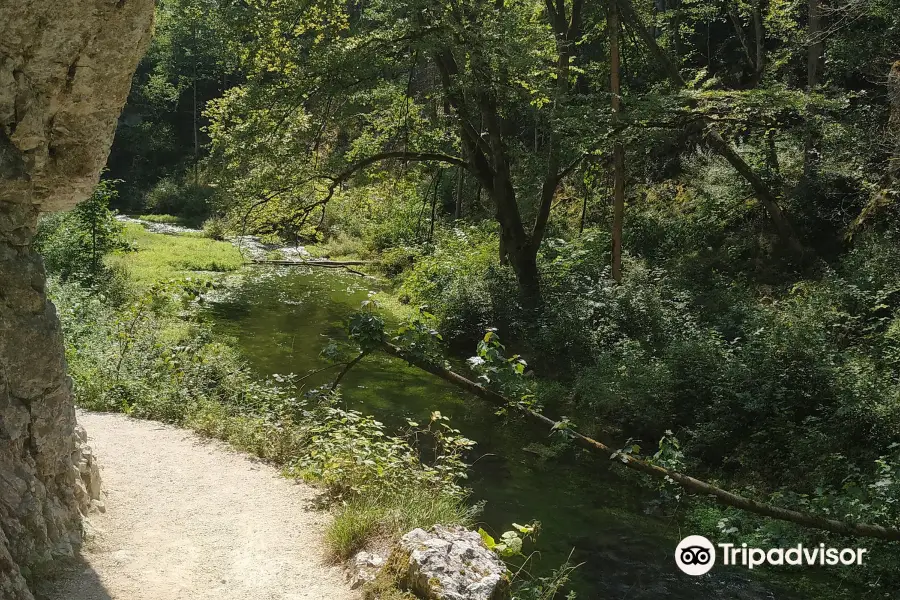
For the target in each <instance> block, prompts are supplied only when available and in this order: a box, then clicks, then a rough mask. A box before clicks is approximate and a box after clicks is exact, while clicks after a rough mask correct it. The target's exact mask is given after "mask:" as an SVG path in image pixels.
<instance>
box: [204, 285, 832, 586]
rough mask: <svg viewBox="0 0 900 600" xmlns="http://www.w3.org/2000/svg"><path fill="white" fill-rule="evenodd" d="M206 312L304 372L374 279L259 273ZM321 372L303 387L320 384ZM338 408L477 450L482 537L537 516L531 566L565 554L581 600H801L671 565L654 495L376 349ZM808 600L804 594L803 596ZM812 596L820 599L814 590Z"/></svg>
mask: <svg viewBox="0 0 900 600" xmlns="http://www.w3.org/2000/svg"><path fill="white" fill-rule="evenodd" d="M245 275H246V276H245V277H243V278H241V279H240V280H239V282H238V283H237V284H236V285H234V286H232V287H231V288H230V289H229V290H228V292H226V293H225V294H223V296H222V297H220V298H217V299H216V300H215V301H212V302H210V303H209V304H208V305H207V308H206V315H207V317H208V318H209V319H210V320H211V321H212V322H213V323H214V326H215V327H216V328H217V330H218V331H219V332H221V333H224V334H226V335H228V336H231V337H232V338H234V339H235V340H236V341H237V343H238V344H239V346H240V347H241V349H242V350H243V352H244V353H245V356H246V357H247V359H248V360H249V361H250V364H251V366H253V367H254V368H255V369H256V370H257V371H258V372H259V373H260V374H262V375H271V374H274V373H281V374H286V373H296V374H298V375H305V374H307V373H309V372H311V371H313V370H315V369H320V368H322V367H325V366H327V365H328V364H329V363H328V362H327V361H326V360H325V359H323V358H321V357H320V355H319V353H320V352H321V350H322V348H323V347H324V346H325V345H326V344H327V343H328V340H329V338H335V339H346V334H345V333H344V329H343V326H344V323H345V322H346V319H347V317H348V316H349V315H350V313H352V312H353V311H355V310H357V309H358V308H359V305H360V302H361V301H363V300H364V299H366V297H367V294H368V292H369V290H370V289H372V286H377V283H376V282H374V281H372V280H370V279H365V278H361V277H356V276H352V275H344V274H340V273H335V272H333V271H332V270H327V271H326V270H324V269H311V268H309V267H287V268H258V269H254V270H247V271H246V274H245ZM333 376H334V373H333V372H330V371H327V372H324V373H322V374H320V375H316V376H314V377H311V378H310V379H309V380H308V385H309V386H310V387H313V386H316V385H320V384H323V383H326V382H327V381H330V378H331V377H333ZM342 388H343V393H344V400H345V402H346V403H347V405H348V407H350V408H356V409H358V410H360V411H362V412H366V413H371V414H374V415H376V416H377V418H379V419H380V420H382V421H384V422H385V423H386V424H387V425H389V426H390V425H392V424H397V425H399V424H402V423H404V422H405V419H406V418H407V417H409V418H412V419H417V420H422V419H425V420H427V418H428V415H429V414H430V413H431V411H433V410H440V411H441V412H442V413H443V414H445V415H448V416H449V417H451V419H452V421H451V422H452V424H453V425H454V427H457V428H459V429H460V430H462V432H463V434H464V435H465V436H467V437H469V438H472V439H474V440H475V441H476V442H477V443H478V446H477V447H476V449H475V454H474V456H473V457H472V460H473V461H474V465H473V466H472V469H471V476H470V480H469V482H468V484H469V485H470V487H471V488H472V490H473V494H472V500H473V501H479V500H484V501H485V502H486V504H485V508H484V512H483V513H482V515H481V516H480V520H481V521H482V525H483V526H484V528H485V529H486V530H488V531H489V532H491V533H496V534H498V535H499V534H500V533H502V532H503V531H506V530H507V529H510V528H511V527H510V524H511V523H513V522H518V523H526V522H529V521H532V520H538V521H540V522H541V523H542V532H541V535H540V538H539V540H538V544H537V547H536V549H537V550H538V551H539V552H540V554H539V555H535V557H534V558H533V562H531V563H530V564H529V570H530V571H531V572H532V573H533V574H535V575H543V574H547V573H548V572H549V571H550V570H552V569H553V568H554V567H556V566H558V565H560V564H561V563H562V562H564V561H565V559H566V558H567V557H568V556H569V554H570V552H571V553H572V561H573V562H574V563H583V564H582V566H580V567H579V568H578V570H577V571H576V574H575V577H574V589H575V590H576V591H577V592H578V597H579V598H580V599H582V600H601V599H602V600H676V599H678V600H681V599H683V600H698V599H706V598H711V599H720V598H721V599H723V600H724V599H728V600H763V599H779V600H780V599H788V600H791V599H798V600H799V599H800V598H804V596H801V595H797V593H795V592H793V591H788V590H786V589H782V588H780V587H776V586H775V585H774V584H771V583H769V582H764V581H762V580H760V579H757V578H755V577H754V578H751V577H749V576H748V573H747V571H746V570H744V569H735V568H729V567H724V568H721V567H716V569H714V570H713V572H712V573H711V574H710V575H707V576H704V577H700V578H693V577H690V576H687V575H684V574H682V573H681V572H680V571H678V569H677V568H676V566H675V563H674V559H673V558H672V553H673V551H674V548H675V545H676V543H677V541H678V539H680V538H681V537H683V536H684V535H687V534H688V533H690V532H681V531H679V528H678V524H677V523H675V522H670V521H668V520H663V519H659V518H656V517H653V516H649V515H648V514H647V513H648V507H649V506H650V503H651V501H652V500H653V494H652V493H649V492H647V491H646V490H643V489H640V488H638V487H637V486H635V485H634V483H633V482H631V481H629V480H628V479H627V477H624V476H623V474H622V473H621V472H620V469H616V468H614V467H613V466H611V465H610V464H609V461H607V460H603V459H601V458H599V457H594V456H587V455H586V454H583V453H577V454H576V451H575V450H566V451H564V452H563V453H561V454H560V455H558V456H548V454H550V453H551V452H553V448H552V447H551V444H552V442H553V440H552V439H549V438H548V437H547V433H546V431H544V430H540V429H536V428H534V427H532V426H531V425H529V424H527V423H523V422H520V421H518V420H514V421H512V422H505V421H503V420H502V419H501V418H500V417H497V416H496V415H494V410H493V408H492V407H491V406H488V405H487V404H485V403H484V402H483V401H481V400H479V399H477V398H475V397H472V396H470V395H468V394H466V393H464V392H462V391H460V390H459V389H457V388H455V387H453V386H451V385H450V384H448V383H445V382H444V381H442V380H440V379H438V378H435V377H433V376H431V375H429V374H427V373H425V372H423V371H420V370H418V369H416V368H414V367H410V366H408V365H406V364H405V363H404V362H402V361H400V360H397V359H394V358H392V357H389V356H387V355H384V354H382V353H376V354H373V355H370V356H369V357H367V358H366V359H364V360H363V361H362V362H361V363H360V364H359V365H357V366H356V367H355V368H354V369H352V370H351V371H350V372H349V373H348V374H347V376H346V377H345V378H344V380H343V382H342ZM806 597H807V598H808V597H809V596H806ZM817 597H820V596H818V594H817Z"/></svg>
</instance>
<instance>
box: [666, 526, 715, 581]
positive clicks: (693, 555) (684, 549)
mask: <svg viewBox="0 0 900 600" xmlns="http://www.w3.org/2000/svg"><path fill="white" fill-rule="evenodd" d="M675 564H676V565H678V568H679V569H681V570H682V571H684V572H685V573H687V574H688V575H703V574H705V573H709V570H710V569H712V568H713V565H714V564H716V549H715V548H714V547H713V544H712V542H711V541H709V540H708V539H706V538H705V537H703V536H702V535H689V536H687V537H686V538H684V539H683V540H681V542H680V543H679V544H678V547H677V548H675Z"/></svg>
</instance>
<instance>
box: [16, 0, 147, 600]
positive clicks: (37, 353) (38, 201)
mask: <svg viewBox="0 0 900 600" xmlns="http://www.w3.org/2000/svg"><path fill="white" fill-rule="evenodd" d="M152 20H153V1H152V0H66V1H65V2H59V1H57V0H0V599H2V600H31V598H32V595H31V593H30V592H29V590H28V585H27V577H28V575H29V573H30V572H31V571H32V570H33V569H34V567H36V566H39V565H41V563H46V562H47V561H50V560H52V559H53V558H54V557H57V556H60V555H66V554H71V553H72V551H73V547H75V546H77V545H78V544H79V543H80V541H81V516H80V512H81V511H83V510H84V509H85V507H86V502H87V501H89V499H90V496H91V495H92V493H94V492H91V491H89V488H91V489H94V490H95V489H96V484H95V483H94V482H92V481H91V480H90V477H91V473H92V472H94V471H95V470H96V469H95V467H94V466H93V463H92V461H89V460H87V461H86V459H85V456H86V455H87V456H89V453H88V452H87V451H83V450H82V449H81V448H80V446H79V440H80V438H79V436H76V434H75V413H74V409H73V406H72V389H71V380H70V379H69V378H68V377H67V376H66V364H65V358H64V355H63V346H62V338H61V332H60V328H59V322H58V320H57V318H56V312H55V309H54V307H53V305H52V304H50V303H49V302H48V300H47V296H46V292H45V276H44V268H43V265H42V262H41V259H40V257H39V256H37V255H36V254H35V253H34V252H33V251H32V249H31V247H30V245H31V239H32V237H33V235H34V231H35V226H36V223H37V218H38V214H39V213H40V212H42V211H55V210H63V209H67V208H70V207H71V206H73V205H74V204H75V203H77V202H79V201H80V200H82V199H84V198H86V197H87V196H88V195H89V194H90V192H91V190H92V188H93V186H94V185H95V184H96V182H97V178H98V175H99V172H100V169H101V168H102V167H103V165H104V163H105V162H106V158H107V154H108V152H109V146H110V143H111V141H112V136H113V132H114V129H115V124H116V119H117V118H118V115H119V111H120V110H121V108H122V105H123V104H124V103H125V99H126V97H127V94H128V89H129V87H130V84H131V76H132V73H133V72H134V69H135V67H136V66H137V62H138V60H139V59H140V57H141V55H142V54H143V52H144V51H145V50H146V47H147V45H148V43H149V39H150V29H151V26H152Z"/></svg>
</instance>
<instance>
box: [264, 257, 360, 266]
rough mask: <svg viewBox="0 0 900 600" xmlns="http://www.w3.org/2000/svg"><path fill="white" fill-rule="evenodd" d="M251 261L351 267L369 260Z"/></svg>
mask: <svg viewBox="0 0 900 600" xmlns="http://www.w3.org/2000/svg"><path fill="white" fill-rule="evenodd" d="M253 262H254V263H256V264H259V265H297V266H306V267H351V266H355V265H370V264H372V261H370V260H265V259H262V258H254V259H253Z"/></svg>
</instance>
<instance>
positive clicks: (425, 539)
mask: <svg viewBox="0 0 900 600" xmlns="http://www.w3.org/2000/svg"><path fill="white" fill-rule="evenodd" d="M394 552H395V555H394V556H392V557H391V560H390V562H391V564H394V565H404V567H403V569H404V570H403V571H402V572H401V573H400V582H401V585H402V586H403V587H405V588H407V589H409V590H411V591H412V592H413V593H415V594H416V595H417V596H419V597H421V598H427V599H428V600H504V599H506V598H508V597H509V571H508V570H507V568H506V565H505V564H503V561H501V560H500V559H499V558H498V557H497V555H496V554H495V553H494V552H492V551H491V550H489V549H488V548H487V547H486V546H485V545H484V542H482V540H481V536H480V535H478V534H477V533H475V532H474V531H469V530H468V529H466V528H464V527H444V526H442V525H435V526H434V527H432V528H431V529H429V530H428V531H425V530H423V529H413V530H412V531H410V532H409V533H407V534H406V535H404V536H403V538H401V540H400V543H399V545H398V547H397V548H396V549H395V550H394ZM398 554H399V556H398Z"/></svg>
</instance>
